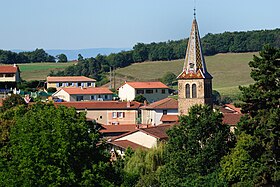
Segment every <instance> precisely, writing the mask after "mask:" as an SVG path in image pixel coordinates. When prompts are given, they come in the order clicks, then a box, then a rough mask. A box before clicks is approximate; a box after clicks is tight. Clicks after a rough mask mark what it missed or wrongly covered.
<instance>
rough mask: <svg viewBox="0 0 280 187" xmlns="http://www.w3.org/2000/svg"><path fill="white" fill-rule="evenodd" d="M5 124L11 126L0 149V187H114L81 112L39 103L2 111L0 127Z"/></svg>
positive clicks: (103, 156)
mask: <svg viewBox="0 0 280 187" xmlns="http://www.w3.org/2000/svg"><path fill="white" fill-rule="evenodd" d="M13 111H15V112H13ZM7 112H9V114H7ZM5 116H6V117H5ZM7 116H10V117H7ZM3 119H6V120H3ZM5 121H6V122H7V121H8V122H9V121H14V122H13V125H12V126H11V130H10V134H9V138H6V139H9V141H8V143H7V144H3V145H4V146H2V147H0V168H1V170H0V179H1V186H110V185H112V184H113V183H112V182H110V181H111V180H112V179H111V178H112V177H110V176H111V175H112V174H111V172H110V167H111V164H110V163H109V157H108V155H107V154H105V152H104V149H103V148H102V144H101V145H100V146H97V144H98V143H99V142H100V139H99V134H98V132H97V131H96V130H95V129H94V128H93V125H91V124H89V123H87V122H86V118H85V115H84V114H83V113H77V112H76V110H75V109H74V108H72V109H69V108H66V107H58V108H57V107H55V106H54V105H52V104H48V105H46V104H40V103H38V104H34V105H32V106H29V107H28V108H23V107H17V108H12V109H11V111H6V112H5V113H3V114H1V121H0V123H1V125H2V123H4V122H5ZM10 124H12V123H10ZM6 129H8V128H6ZM3 132H4V131H3ZM5 132H6V131H5ZM6 135H7V133H6Z"/></svg>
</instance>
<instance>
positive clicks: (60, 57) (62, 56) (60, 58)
mask: <svg viewBox="0 0 280 187" xmlns="http://www.w3.org/2000/svg"><path fill="white" fill-rule="evenodd" d="M56 58H57V62H67V61H68V59H67V56H66V55H65V54H63V53H62V54H59V55H57V56H56Z"/></svg>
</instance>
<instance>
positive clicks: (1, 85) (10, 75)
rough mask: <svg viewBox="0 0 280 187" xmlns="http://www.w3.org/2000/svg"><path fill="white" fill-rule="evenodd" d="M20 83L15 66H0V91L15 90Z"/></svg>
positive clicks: (18, 71) (18, 72)
mask: <svg viewBox="0 0 280 187" xmlns="http://www.w3.org/2000/svg"><path fill="white" fill-rule="evenodd" d="M18 82H20V70H19V67H18V66H17V65H15V64H14V65H4V66H0V89H10V88H15V87H16V84H17V83H18Z"/></svg>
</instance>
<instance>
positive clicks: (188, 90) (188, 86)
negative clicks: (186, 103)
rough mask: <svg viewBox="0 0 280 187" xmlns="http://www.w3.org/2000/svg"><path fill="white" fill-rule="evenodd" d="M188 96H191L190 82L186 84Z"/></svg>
mask: <svg viewBox="0 0 280 187" xmlns="http://www.w3.org/2000/svg"><path fill="white" fill-rule="evenodd" d="M186 98H191V90H190V85H189V84H186Z"/></svg>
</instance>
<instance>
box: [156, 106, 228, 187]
mask: <svg viewBox="0 0 280 187" xmlns="http://www.w3.org/2000/svg"><path fill="white" fill-rule="evenodd" d="M168 135H169V139H168V142H167V145H166V164H165V166H164V168H163V170H162V172H161V175H160V182H161V186H207V185H208V186H215V185H218V186H219V185H222V184H223V181H221V180H219V179H218V178H219V177H218V173H219V172H218V171H219V170H220V167H219V162H220V160H221V158H222V157H223V156H225V155H226V154H227V153H228V151H229V148H230V147H231V146H232V143H233V137H232V134H231V133H230V130H229V126H227V125H224V124H222V114H221V113H220V112H214V111H213V110H212V109H211V108H210V107H209V106H200V105H196V106H194V107H192V108H191V109H190V112H189V114H188V115H187V116H182V117H181V119H180V124H179V125H176V126H174V127H173V128H172V129H171V130H170V131H168Z"/></svg>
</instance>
